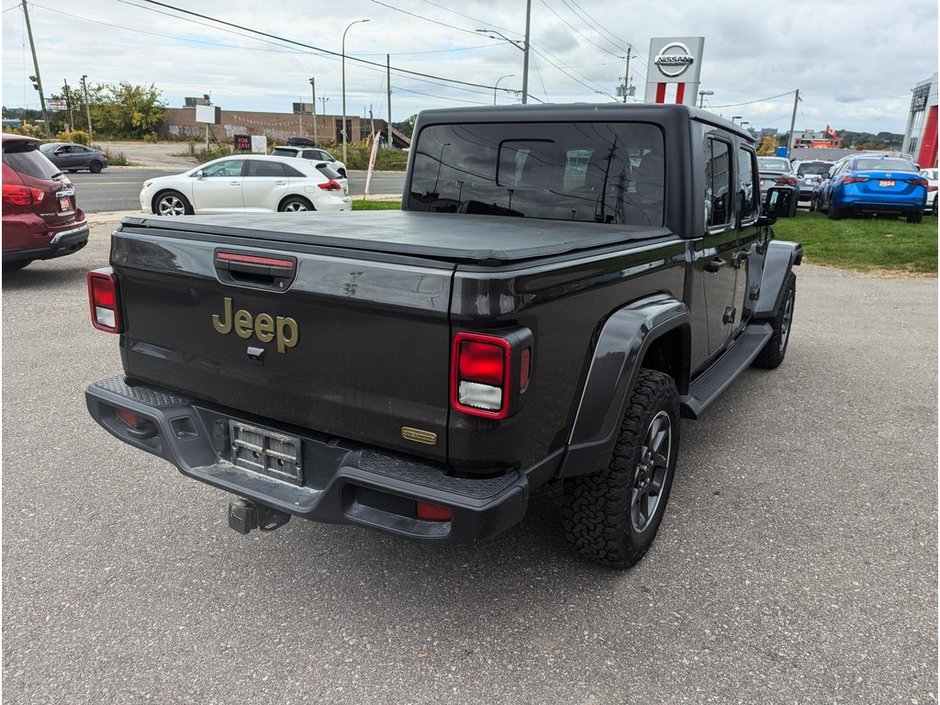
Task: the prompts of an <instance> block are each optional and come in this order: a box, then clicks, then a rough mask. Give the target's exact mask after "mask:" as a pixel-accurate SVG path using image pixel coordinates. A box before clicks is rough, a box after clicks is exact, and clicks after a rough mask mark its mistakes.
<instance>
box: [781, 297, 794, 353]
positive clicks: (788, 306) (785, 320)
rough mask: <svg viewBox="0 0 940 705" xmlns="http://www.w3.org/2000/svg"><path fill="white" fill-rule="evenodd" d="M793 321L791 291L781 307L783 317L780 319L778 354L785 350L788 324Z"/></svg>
mask: <svg viewBox="0 0 940 705" xmlns="http://www.w3.org/2000/svg"><path fill="white" fill-rule="evenodd" d="M792 320H793V291H790V295H789V296H788V297H787V300H786V303H784V305H783V315H782V316H781V317H780V352H783V351H784V350H786V348H787V339H788V338H789V337H790V322H791V321H792Z"/></svg>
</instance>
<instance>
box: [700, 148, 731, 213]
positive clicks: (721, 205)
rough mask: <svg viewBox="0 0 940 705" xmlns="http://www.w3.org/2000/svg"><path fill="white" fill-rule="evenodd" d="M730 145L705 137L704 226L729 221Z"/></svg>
mask: <svg viewBox="0 0 940 705" xmlns="http://www.w3.org/2000/svg"><path fill="white" fill-rule="evenodd" d="M730 205H731V145H730V144H728V143H727V142H724V141H722V140H719V139H715V138H713V137H708V138H706V139H705V226H706V227H707V228H717V227H721V226H723V225H727V224H728V223H729V222H730V221H731V208H730Z"/></svg>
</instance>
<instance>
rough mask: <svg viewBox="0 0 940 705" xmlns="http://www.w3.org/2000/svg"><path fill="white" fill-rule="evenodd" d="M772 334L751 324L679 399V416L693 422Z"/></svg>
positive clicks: (766, 325)
mask: <svg viewBox="0 0 940 705" xmlns="http://www.w3.org/2000/svg"><path fill="white" fill-rule="evenodd" d="M771 335H773V330H772V329H771V327H770V324H769V323H752V324H751V325H749V326H748V327H747V328H745V329H744V332H743V333H741V335H740V336H738V339H737V340H735V341H734V343H733V344H732V345H731V347H730V348H728V350H726V351H725V352H724V354H723V355H722V356H721V357H720V358H718V360H717V361H716V362H715V363H714V364H713V365H712V366H711V367H710V368H709V369H708V371H707V372H705V373H704V374H703V375H701V376H700V377H697V378H696V379H695V380H694V381H693V382H692V384H691V386H690V387H689V393H688V394H684V395H682V396H681V397H680V398H679V405H680V407H681V409H682V415H683V416H686V417H688V418H693V419H697V418H699V417H700V416H701V415H702V414H703V413H704V412H705V410H706V409H707V408H708V407H709V406H711V405H712V404H713V403H714V402H715V400H716V399H717V398H718V397H719V396H721V393H722V392H723V391H725V390H726V389H727V388H728V387H729V386H730V385H731V383H732V382H733V381H734V380H735V379H737V377H738V375H740V374H741V373H742V372H744V370H746V369H747V368H748V367H749V366H750V364H751V363H752V362H753V361H754V358H756V357H757V355H758V354H759V353H760V351H761V350H763V349H764V345H766V344H767V341H768V340H770V336H771Z"/></svg>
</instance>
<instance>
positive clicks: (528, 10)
mask: <svg viewBox="0 0 940 705" xmlns="http://www.w3.org/2000/svg"><path fill="white" fill-rule="evenodd" d="M23 1H24V2H25V1H26V0H23ZM531 19H532V0H525V49H524V50H523V54H524V55H525V58H523V60H522V104H523V105H525V104H526V103H528V102H529V26H530V24H531Z"/></svg>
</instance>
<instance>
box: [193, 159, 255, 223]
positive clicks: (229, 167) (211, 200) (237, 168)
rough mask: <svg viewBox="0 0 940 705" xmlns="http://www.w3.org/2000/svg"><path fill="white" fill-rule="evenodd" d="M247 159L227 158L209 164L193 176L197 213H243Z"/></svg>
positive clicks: (194, 203)
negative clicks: (243, 189)
mask: <svg viewBox="0 0 940 705" xmlns="http://www.w3.org/2000/svg"><path fill="white" fill-rule="evenodd" d="M244 164H245V160H244V159H242V158H239V159H225V160H222V161H219V162H215V163H214V164H209V165H208V166H206V167H204V168H203V169H202V170H201V174H200V175H199V176H196V177H194V178H193V208H194V209H195V211H196V212H197V213H241V212H243V211H244V210H245V204H244V201H243V200H242V181H243V179H242V169H243V167H244Z"/></svg>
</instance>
